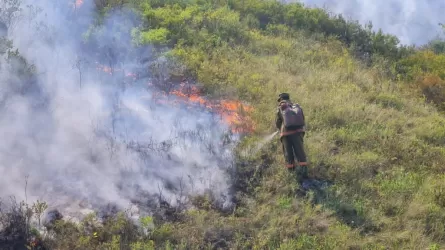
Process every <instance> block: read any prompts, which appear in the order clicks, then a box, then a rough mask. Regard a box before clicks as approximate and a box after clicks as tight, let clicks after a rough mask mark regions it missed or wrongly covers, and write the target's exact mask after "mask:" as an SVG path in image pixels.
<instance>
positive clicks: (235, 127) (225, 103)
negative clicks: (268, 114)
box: [170, 83, 255, 133]
mask: <svg viewBox="0 0 445 250" xmlns="http://www.w3.org/2000/svg"><path fill="white" fill-rule="evenodd" d="M170 93H171V94H173V95H176V96H178V97H181V98H183V99H185V100H187V101H189V102H193V103H199V104H200V105H202V106H205V107H207V108H209V109H210V110H212V111H215V112H217V113H218V114H219V115H221V118H222V119H223V120H224V121H225V122H226V123H227V124H228V125H229V126H230V127H231V129H232V132H234V133H251V132H253V131H254V130H255V126H254V123H253V121H252V120H251V119H250V118H249V116H248V114H249V113H250V112H252V111H253V108H252V107H250V106H248V105H245V104H243V103H241V102H240V101H237V100H220V101H214V102H213V103H212V102H211V101H209V100H206V99H205V98H204V97H202V95H201V91H199V89H198V88H197V87H196V86H187V87H186V85H185V84H184V83H182V84H181V88H180V89H178V90H173V91H171V92H170Z"/></svg>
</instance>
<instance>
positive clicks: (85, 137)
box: [0, 0, 236, 214]
mask: <svg viewBox="0 0 445 250" xmlns="http://www.w3.org/2000/svg"><path fill="white" fill-rule="evenodd" d="M14 2H16V1H15V0H12V1H7V3H5V4H10V5H11V4H13V3H14ZM71 2H73V3H74V1H67V2H64V1H50V0H43V1H30V0H29V1H22V4H21V8H22V11H20V12H17V13H16V14H15V15H12V16H10V19H7V20H6V19H5V18H4V19H3V20H2V21H3V22H4V23H5V24H6V26H7V28H8V30H7V38H8V39H9V40H11V41H12V42H13V46H14V47H15V48H18V52H19V53H20V54H21V55H22V56H23V57H24V58H25V59H26V61H27V62H29V63H32V64H33V65H35V68H30V70H31V71H35V74H32V75H28V74H27V73H26V72H24V71H23V70H22V68H23V62H20V61H18V60H15V61H14V60H13V61H11V60H8V59H7V55H6V54H4V55H3V56H2V59H1V61H0V67H1V68H0V70H1V72H0V86H1V92H0V137H1V143H0V197H3V198H4V197H6V196H9V195H14V196H16V197H17V199H25V198H27V199H28V202H29V201H32V200H35V199H39V200H44V201H47V202H48V203H49V205H52V206H60V207H61V208H62V211H61V212H62V214H63V208H64V207H65V208H66V207H68V205H69V204H70V203H73V202H77V201H80V200H84V201H87V202H88V203H90V204H92V205H93V206H102V205H104V204H107V203H114V204H117V205H119V206H120V207H121V208H125V207H128V206H129V204H130V202H131V201H132V200H135V199H141V198H140V197H143V196H145V197H148V196H150V195H159V194H162V197H163V198H164V199H165V200H166V201H167V202H170V203H173V204H174V203H177V202H182V201H183V200H184V199H185V198H186V197H187V196H188V195H194V194H204V193H206V192H208V191H209V190H211V192H212V194H213V196H215V197H216V198H217V199H224V197H228V196H229V186H230V182H229V177H228V173H227V172H228V171H229V170H230V168H231V164H232V161H233V159H232V154H231V151H232V147H233V143H231V142H233V140H227V138H229V139H230V136H231V135H230V133H228V127H227V125H225V124H224V123H222V122H221V121H220V120H219V118H218V116H217V115H214V114H212V113H211V112H208V111H206V110H203V109H201V108H200V107H197V106H188V105H185V104H175V103H177V102H176V101H177V100H175V98H174V97H172V96H164V97H163V98H164V99H166V100H167V101H166V102H161V101H159V100H158V97H154V96H155V95H154V94H155V93H158V92H159V91H160V89H157V88H156V87H155V86H161V87H162V86H164V85H166V84H167V82H168V81H167V77H168V75H169V72H170V71H171V70H174V69H177V68H178V66H177V65H176V64H175V63H174V62H171V60H167V59H166V58H164V57H162V56H160V52H159V51H160V49H159V48H153V47H150V46H147V47H142V48H141V47H132V46H131V44H132V43H131V39H132V38H131V31H132V29H133V28H135V27H137V26H138V25H139V23H140V20H138V17H137V16H136V15H135V14H133V13H132V12H131V11H127V10H124V9H122V10H117V11H113V12H110V13H109V14H108V15H106V16H105V18H104V19H102V20H101V21H102V23H101V24H100V25H98V26H97V27H96V28H91V27H92V26H90V25H91V24H93V23H94V21H95V19H94V18H93V17H94V15H93V7H94V6H93V2H94V1H85V2H82V1H76V5H74V4H73V3H71ZM28 4H29V5H30V6H31V7H26V5H28ZM2 10H3V11H5V10H6V9H5V8H3V9H2ZM19 13H20V15H19ZM2 16H3V17H5V16H8V15H5V13H2ZM99 20H100V19H99ZM86 36H89V38H88V40H89V42H88V43H85V42H84V41H85V38H86ZM161 52H162V51H161ZM104 68H106V69H107V70H108V72H104ZM107 70H105V71H107ZM110 71H111V72H110ZM136 74H139V77H137V78H136V77H134V75H136ZM135 79H136V80H135ZM232 137H233V136H232ZM224 138H226V140H224ZM232 139H236V138H232ZM26 176H29V178H28V179H27V180H28V183H27V189H26V194H27V197H25V180H26Z"/></svg>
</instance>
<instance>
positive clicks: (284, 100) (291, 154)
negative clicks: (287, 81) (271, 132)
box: [276, 93, 308, 181]
mask: <svg viewBox="0 0 445 250" xmlns="http://www.w3.org/2000/svg"><path fill="white" fill-rule="evenodd" d="M278 97H279V98H278V100H277V101H278V103H279V105H278V109H277V114H276V127H277V129H278V130H279V131H280V141H281V144H282V146H283V153H284V159H285V161H286V168H287V169H288V170H289V171H292V172H294V171H295V170H298V171H296V172H297V174H298V176H299V180H300V181H302V180H303V179H306V178H308V169H307V165H308V164H307V159H306V153H305V151H304V144H303V138H304V135H305V118H304V113H303V109H302V108H301V107H300V105H299V104H297V103H292V102H291V101H290V96H289V94H288V93H281V94H280V95H279V96H278ZM295 111H296V112H295ZM296 114H297V115H296ZM289 117H290V118H289ZM294 117H296V118H294ZM295 158H296V160H297V163H296V162H295ZM297 168H298V169H297Z"/></svg>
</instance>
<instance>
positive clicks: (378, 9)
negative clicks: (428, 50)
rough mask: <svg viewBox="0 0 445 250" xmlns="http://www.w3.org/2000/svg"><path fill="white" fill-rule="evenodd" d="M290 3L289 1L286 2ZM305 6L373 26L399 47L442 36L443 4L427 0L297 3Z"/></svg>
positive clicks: (303, 0)
mask: <svg viewBox="0 0 445 250" xmlns="http://www.w3.org/2000/svg"><path fill="white" fill-rule="evenodd" d="M289 2H290V1H289ZM298 2H302V3H304V4H305V5H307V6H312V7H314V6H315V7H320V8H323V7H325V8H326V9H328V10H329V11H332V12H333V13H335V14H342V15H343V16H345V17H346V18H350V19H353V20H358V21H359V22H360V23H361V24H365V23H367V22H369V21H371V22H372V24H373V27H374V29H375V30H378V29H382V31H383V32H385V33H390V34H393V35H396V36H397V37H398V38H399V39H400V42H401V43H402V44H410V45H411V44H413V45H423V44H426V43H428V42H429V41H430V40H431V39H434V38H436V37H437V36H441V37H442V38H443V37H444V36H443V31H442V30H441V27H440V26H439V23H445V18H444V15H443V13H445V1H441V0H430V1H418V0H361V1H357V0H300V1H298Z"/></svg>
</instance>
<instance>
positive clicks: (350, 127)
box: [46, 0, 445, 249]
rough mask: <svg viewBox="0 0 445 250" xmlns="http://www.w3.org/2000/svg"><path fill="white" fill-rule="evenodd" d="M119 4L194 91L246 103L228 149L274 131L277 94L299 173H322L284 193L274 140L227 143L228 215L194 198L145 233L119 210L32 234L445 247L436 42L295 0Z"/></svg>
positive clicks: (179, 245)
mask: <svg viewBox="0 0 445 250" xmlns="http://www.w3.org/2000/svg"><path fill="white" fill-rule="evenodd" d="M135 2H136V1H135ZM129 6H131V7H132V8H135V10H137V11H138V12H140V14H141V15H143V17H144V27H142V28H141V29H140V30H134V31H133V33H134V35H135V36H134V38H135V42H138V43H140V44H148V43H150V44H156V45H157V47H158V48H162V47H168V48H171V49H172V50H170V52H169V53H168V56H171V57H172V58H175V59H178V60H180V61H181V62H182V63H183V64H184V65H186V69H185V70H184V71H182V72H180V73H181V74H183V75H184V76H187V77H192V78H194V79H196V80H197V81H198V82H200V83H202V84H203V85H204V89H205V90H206V92H207V93H208V94H211V95H214V96H220V97H221V96H222V97H224V96H236V97H237V98H239V99H240V100H243V101H246V102H248V103H250V104H251V105H252V106H253V107H254V111H253V114H252V118H253V119H254V121H255V123H256V124H257V127H256V132H255V134H253V135H249V136H247V137H246V138H244V139H243V142H242V143H241V145H240V147H239V153H240V152H242V151H243V150H244V149H245V148H247V147H249V146H251V145H254V144H255V143H257V141H258V140H259V139H261V138H262V136H264V135H267V134H268V133H271V132H273V131H274V126H273V119H274V112H273V111H274V107H275V105H276V98H277V95H278V94H279V93H281V92H288V93H290V94H291V98H292V99H293V100H294V101H297V102H298V103H300V104H301V105H302V107H303V108H304V110H305V112H306V116H307V120H308V132H307V137H306V139H305V142H306V147H307V153H308V156H309V160H310V164H311V165H310V174H311V176H313V177H316V178H319V179H322V180H327V181H329V182H331V183H333V184H332V185H331V186H330V188H329V189H328V190H326V192H325V193H315V192H310V193H308V194H307V195H306V196H304V197H302V196H298V195H297V193H296V190H297V188H298V184H297V183H296V182H295V178H294V177H293V176H290V175H289V174H288V172H287V171H286V169H285V168H284V167H283V165H284V164H283V163H284V162H283V156H282V151H281V145H280V144H279V141H278V140H277V139H276V138H275V139H274V141H273V142H271V143H270V144H269V145H266V146H265V148H263V149H262V150H261V152H257V153H255V154H251V155H248V156H245V155H243V154H239V156H238V157H239V166H238V176H237V183H238V184H239V185H238V187H239V190H238V193H237V200H238V204H237V207H236V210H235V211H233V212H232V213H230V214H225V213H221V212H220V211H218V210H217V209H214V208H212V207H211V204H210V203H209V202H208V200H206V198H205V197H203V198H202V199H201V200H197V201H196V205H197V206H198V207H200V209H197V210H191V211H186V212H184V213H181V214H179V215H178V218H176V219H175V220H157V219H155V220H154V229H151V231H150V234H148V236H142V234H141V233H140V232H138V231H137V230H136V229H134V228H133V227H132V226H131V225H130V224H128V222H127V221H126V220H125V218H123V217H118V218H112V219H110V221H109V223H107V224H105V226H104V227H96V226H94V225H92V222H91V221H92V219H91V218H90V219H87V220H86V222H85V223H84V224H82V225H80V226H75V225H72V224H70V223H60V224H58V225H57V227H56V228H55V229H54V230H55V231H54V232H56V234H55V239H54V240H51V241H47V243H46V244H50V245H51V246H53V247H54V248H52V249H119V246H122V245H123V244H124V245H126V246H129V244H130V242H131V243H132V248H131V249H151V248H152V247H154V246H155V247H156V249H199V248H202V249H207V248H209V249H215V248H217V247H220V248H221V249H229V248H231V249H442V248H444V247H445V210H444V208H445V193H444V192H445V191H444V190H445V182H444V180H445V175H444V174H443V172H444V171H443V168H444V166H445V147H444V146H443V145H444V144H445V117H444V116H443V115H441V113H440V109H438V107H439V108H441V107H442V106H440V105H441V102H443V101H444V100H445V99H444V98H445V92H443V91H444V90H443V86H445V82H444V78H445V74H444V71H443V68H442V66H441V65H443V63H445V61H444V54H441V53H442V51H438V50H436V51H434V50H433V48H439V47H438V46H436V47H426V48H422V49H416V48H408V47H397V46H396V45H397V39H396V38H395V37H392V36H388V35H384V34H382V33H381V32H377V33H374V32H372V31H370V29H367V28H363V27H361V26H360V25H358V24H355V23H348V22H346V21H344V20H343V19H342V18H339V17H330V16H329V15H328V14H327V13H325V12H323V11H322V10H319V9H307V8H305V7H304V6H302V5H299V4H292V5H290V6H284V5H282V4H279V3H277V2H274V1H266V0H256V1H255V0H244V1H238V0H229V1H205V0H201V1H200V0H196V1H180V0H170V1H156V0H152V1H150V0H143V1H137V3H132V4H131V5H129ZM101 7H103V6H99V8H101ZM109 7H110V6H109ZM104 10H105V11H106V10H107V8H105V9H104ZM345 30H346V31H347V32H344V31H345ZM437 44H438V43H437ZM429 49H432V50H431V51H430V50H429ZM421 91H423V92H421ZM421 93H424V94H427V95H426V97H427V98H426V99H427V100H431V101H433V103H435V104H436V105H434V104H430V103H428V102H425V98H424V97H423V96H422V95H419V94H421ZM437 105H439V106H437ZM145 219H146V220H147V221H146V222H147V223H149V222H151V221H150V220H151V218H145ZM83 227H85V228H88V230H84V228H83ZM93 232H95V233H93Z"/></svg>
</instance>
